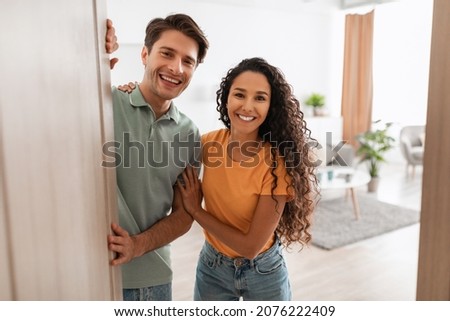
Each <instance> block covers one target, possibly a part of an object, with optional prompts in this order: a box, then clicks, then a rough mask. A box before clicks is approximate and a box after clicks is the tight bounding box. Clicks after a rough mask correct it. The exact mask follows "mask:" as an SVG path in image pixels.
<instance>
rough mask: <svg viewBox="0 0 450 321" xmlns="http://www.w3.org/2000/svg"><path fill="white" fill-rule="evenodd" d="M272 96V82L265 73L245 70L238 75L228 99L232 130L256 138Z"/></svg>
mask: <svg viewBox="0 0 450 321" xmlns="http://www.w3.org/2000/svg"><path fill="white" fill-rule="evenodd" d="M270 98H271V89H270V84H269V82H268V81H267V78H266V76H264V75H263V74H261V73H258V72H254V71H245V72H243V73H241V74H240V75H239V76H237V77H236V78H235V79H234V81H233V84H232V85H231V88H230V93H229V95H228V100H227V107H228V117H229V119H230V123H231V132H232V133H234V134H237V135H239V136H241V137H246V139H253V140H256V139H257V138H258V129H259V126H261V124H262V123H263V122H264V120H265V119H266V117H267V113H268V112H269V108H270Z"/></svg>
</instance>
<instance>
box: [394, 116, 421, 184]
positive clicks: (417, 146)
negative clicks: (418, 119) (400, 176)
mask: <svg viewBox="0 0 450 321" xmlns="http://www.w3.org/2000/svg"><path fill="white" fill-rule="evenodd" d="M399 143H400V150H401V152H402V155H403V157H404V158H405V160H406V172H407V175H408V176H409V175H410V171H409V168H411V167H412V177H414V175H415V169H416V166H417V165H423V154H424V148H425V125H414V126H404V127H403V128H402V129H401V130H400V140H399Z"/></svg>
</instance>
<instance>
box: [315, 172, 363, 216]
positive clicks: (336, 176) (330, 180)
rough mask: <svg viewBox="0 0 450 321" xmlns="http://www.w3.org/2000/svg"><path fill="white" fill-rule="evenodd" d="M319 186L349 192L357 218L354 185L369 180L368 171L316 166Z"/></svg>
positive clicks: (357, 204) (357, 211) (324, 188)
mask: <svg viewBox="0 0 450 321" xmlns="http://www.w3.org/2000/svg"><path fill="white" fill-rule="evenodd" d="M317 175H318V178H319V177H320V179H319V187H320V189H321V190H327V189H345V190H347V191H349V192H350V194H351V197H352V203H353V212H354V213H355V217H356V219H357V220H358V219H359V213H360V212H359V203H358V198H357V196H356V190H355V188H356V187H359V186H363V185H366V184H367V183H368V182H369V181H370V176H369V174H368V173H366V172H364V171H362V170H358V169H354V168H353V167H347V166H324V167H318V168H317Z"/></svg>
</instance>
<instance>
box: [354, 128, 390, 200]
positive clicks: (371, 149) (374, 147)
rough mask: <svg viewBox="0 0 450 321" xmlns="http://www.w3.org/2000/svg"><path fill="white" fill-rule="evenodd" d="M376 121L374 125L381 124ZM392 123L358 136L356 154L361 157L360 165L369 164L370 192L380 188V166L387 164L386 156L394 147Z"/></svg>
mask: <svg viewBox="0 0 450 321" xmlns="http://www.w3.org/2000/svg"><path fill="white" fill-rule="evenodd" d="M379 122H380V120H378V121H375V122H374V124H377V123H379ZM391 126H392V123H386V124H385V125H384V127H383V128H381V129H376V130H373V129H370V130H368V131H366V132H364V133H361V134H359V135H357V136H356V139H357V141H358V143H359V147H358V149H357V150H356V154H357V155H359V156H361V160H360V163H362V162H365V163H367V169H368V171H369V175H370V178H371V180H370V182H369V185H368V191H369V192H375V191H376V190H377V187H378V181H379V173H380V165H381V163H382V162H385V161H386V160H385V159H384V154H385V153H386V152H387V151H388V150H390V149H392V148H393V147H394V145H393V143H394V142H395V139H394V138H393V137H392V136H390V135H389V134H388V129H389V127H391Z"/></svg>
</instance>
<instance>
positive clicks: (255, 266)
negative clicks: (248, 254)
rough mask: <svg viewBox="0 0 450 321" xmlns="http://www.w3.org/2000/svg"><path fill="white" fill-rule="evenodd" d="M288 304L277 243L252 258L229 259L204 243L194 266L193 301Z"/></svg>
mask: <svg viewBox="0 0 450 321" xmlns="http://www.w3.org/2000/svg"><path fill="white" fill-rule="evenodd" d="M241 298H242V299H243V300H251V301H289V300H291V298H292V295H291V287H290V284H289V277H288V271H287V268H286V263H285V261H284V258H283V255H282V249H281V245H280V242H279V241H278V240H277V241H275V243H274V245H273V246H272V247H271V248H270V249H268V250H267V251H265V252H264V253H261V254H260V255H258V256H257V257H256V258H255V259H253V260H249V259H245V258H235V259H233V258H229V257H227V256H225V255H223V254H221V253H219V252H218V251H217V250H216V249H215V248H214V247H212V246H211V245H210V244H209V243H208V242H205V244H204V246H203V248H202V250H201V252H200V257H199V260H198V264H197V275H196V280H195V288H194V300H196V301H239V300H240V299H241Z"/></svg>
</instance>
